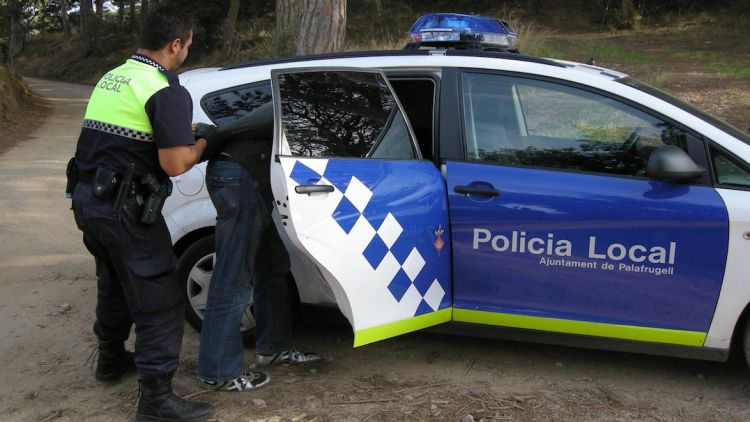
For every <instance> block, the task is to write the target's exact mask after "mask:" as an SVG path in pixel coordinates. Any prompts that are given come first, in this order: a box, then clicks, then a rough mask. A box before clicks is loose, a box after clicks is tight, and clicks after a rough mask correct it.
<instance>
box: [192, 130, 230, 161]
mask: <svg viewBox="0 0 750 422" xmlns="http://www.w3.org/2000/svg"><path fill="white" fill-rule="evenodd" d="M193 135H194V136H195V139H196V140H198V139H201V138H203V139H205V140H206V144H207V145H206V150H205V151H203V156H202V157H201V161H205V160H209V159H211V158H213V157H215V156H216V155H218V154H219V153H220V152H221V150H222V149H224V139H223V138H222V136H221V135H219V132H218V130H217V128H216V126H214V125H209V124H206V123H196V124H195V125H194V131H193Z"/></svg>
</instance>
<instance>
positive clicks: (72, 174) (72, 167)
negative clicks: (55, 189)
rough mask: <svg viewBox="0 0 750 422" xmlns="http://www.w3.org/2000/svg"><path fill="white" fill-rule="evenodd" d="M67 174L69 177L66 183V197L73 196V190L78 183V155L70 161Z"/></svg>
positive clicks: (66, 170)
mask: <svg viewBox="0 0 750 422" xmlns="http://www.w3.org/2000/svg"><path fill="white" fill-rule="evenodd" d="M65 176H66V177H67V179H68V180H67V182H66V183H65V197H66V198H73V191H74V190H75V189H76V185H77V184H78V162H77V161H76V157H73V158H71V159H70V161H68V167H67V168H66V169H65Z"/></svg>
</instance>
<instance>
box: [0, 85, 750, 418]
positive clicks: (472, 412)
mask: <svg viewBox="0 0 750 422" xmlns="http://www.w3.org/2000/svg"><path fill="white" fill-rule="evenodd" d="M28 81H29V84H30V87H31V88H32V90H34V92H36V93H37V94H39V95H41V96H43V97H45V99H46V101H47V102H48V104H49V107H48V109H47V114H46V118H45V119H44V121H43V122H39V121H38V122H37V123H35V124H34V125H33V127H31V128H30V129H31V132H30V135H29V136H28V137H27V139H24V140H23V141H22V142H20V143H18V145H16V146H15V147H13V148H11V149H9V150H8V151H6V152H5V153H3V154H2V155H0V197H1V198H2V201H0V240H1V241H0V288H1V289H2V294H0V338H1V339H2V341H0V368H2V372H1V373H2V375H1V376H0V380H2V382H0V420H2V421H44V422H49V421H120V420H131V418H132V414H133V412H134V409H135V404H136V399H137V393H138V387H137V379H136V376H135V375H131V376H127V377H125V378H124V379H122V380H121V381H120V382H119V383H115V384H101V383H98V382H96V381H95V380H94V376H93V369H92V359H91V357H92V355H91V352H92V351H93V350H94V349H95V344H96V340H95V338H94V335H93V333H92V329H91V328H92V324H93V319H94V304H95V296H96V279H95V274H94V265H93V260H92V259H91V257H90V256H89V255H88V254H87V253H86V251H85V249H84V247H83V245H82V243H81V240H80V234H79V232H78V231H77V229H76V228H75V224H74V222H73V218H72V215H71V212H70V211H69V210H68V207H69V202H68V201H67V200H65V199H64V197H63V194H62V192H63V189H64V176H63V175H64V170H65V164H66V162H67V160H68V158H69V156H70V155H71V154H72V153H73V150H74V146H75V141H76V138H77V135H78V132H79V130H80V129H79V128H80V122H81V119H82V116H83V112H84V109H85V105H86V98H88V94H89V92H90V88H89V87H86V86H83V85H74V84H66V83H59V82H49V81H43V80H35V79H30V80H28ZM747 94H748V89H747V88H744V93H743V94H742V95H747ZM696 97H697V98H698V99H699V100H700V98H702V97H703V95H700V94H696ZM712 101H713V100H712ZM719 105H720V106H721V107H725V108H733V107H735V108H737V107H738V105H737V104H733V103H732V102H720V103H719ZM740 106H741V104H740ZM729 113H730V114H728V115H732V114H731V113H736V114H737V116H744V118H745V119H747V118H748V114H747V108H744V109H740V108H737V109H736V110H735V109H732V111H731V112H729ZM294 338H295V345H296V347H297V348H298V349H301V350H312V351H317V352H320V353H322V354H323V355H324V356H325V362H324V363H322V364H320V365H318V366H314V367H309V368H297V367H289V366H282V367H279V368H273V369H272V370H271V371H270V374H271V377H272V381H271V383H270V384H269V385H268V386H266V387H265V388H263V389H260V390H258V391H257V392H248V393H237V394H235V393H217V392H204V391H203V390H200V388H199V387H198V386H197V385H196V383H195V381H194V374H195V365H196V359H197V350H198V340H199V338H198V335H197V334H196V333H195V331H193V330H192V329H191V328H190V327H189V326H186V329H185V338H184V343H183V351H182V358H181V364H180V370H179V371H178V374H177V376H176V378H175V389H176V391H177V392H178V393H179V394H181V395H183V396H191V397H196V398H200V399H202V400H207V401H210V402H212V403H213V404H214V405H215V407H216V409H217V414H216V420H217V421H254V420H258V421H261V420H262V421H350V420H356V421H392V420H416V421H424V420H428V421H462V422H463V421H466V422H469V421H472V420H476V421H479V420H484V421H504V420H514V421H548V420H561V421H563V420H564V421H567V420H576V421H578V420H580V421H635V420H638V421H641V420H655V421H685V420H687V421H707V420H708V421H710V420H716V421H743V420H750V407H748V405H747V403H748V398H750V388H749V387H748V385H750V370H748V369H747V368H746V365H745V364H744V362H743V361H742V360H735V361H732V362H729V363H715V362H703V361H693V360H685V359H677V358H667V357H653V356H644V355H634V354H625V353H614V352H605V351H592V350H583V349H575V348H566V347H555V346H548V345H538V344H531V343H520V342H511V341H501V340H486V339H481V338H471V337H460V336H450V335H443V334H436V333H414V334H410V335H405V336H402V337H399V338H397V339H392V340H388V341H384V342H380V343H376V344H372V345H368V346H365V347H361V348H358V349H353V348H352V347H351V344H352V335H351V332H350V328H349V326H348V325H346V324H330V323H310V322H308V323H304V324H302V325H300V326H298V327H297V330H296V333H295V336H294ZM129 347H131V348H132V342H131V345H130V346H129ZM252 357H253V356H252V350H251V349H248V350H247V354H246V361H247V363H248V364H249V363H250V362H251V360H252Z"/></svg>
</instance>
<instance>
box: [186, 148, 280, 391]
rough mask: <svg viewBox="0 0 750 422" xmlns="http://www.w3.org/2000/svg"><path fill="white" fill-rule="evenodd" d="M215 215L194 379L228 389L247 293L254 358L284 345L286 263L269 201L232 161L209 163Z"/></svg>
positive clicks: (236, 365) (238, 357) (238, 365)
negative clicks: (252, 321)
mask: <svg viewBox="0 0 750 422" xmlns="http://www.w3.org/2000/svg"><path fill="white" fill-rule="evenodd" d="M206 181H207V185H208V193H209V195H210V196H211V201H212V202H213V204H214V207H215V208H216V212H217V216H216V258H215V260H214V269H213V274H212V276H211V285H210V287H209V289H208V300H207V303H206V310H205V313H204V314H203V328H202V330H201V342H200V353H199V356H198V377H199V378H201V379H203V380H207V381H218V382H222V381H227V380H231V379H233V378H236V377H239V376H240V374H241V373H242V366H243V365H242V364H243V352H244V349H243V344H242V336H241V334H240V322H241V320H242V314H243V312H244V310H245V306H246V305H247V302H248V299H249V297H250V292H251V291H252V293H253V308H254V315H255V320H256V326H255V347H256V352H257V353H259V354H264V355H267V354H273V353H276V352H279V351H282V350H284V349H288V348H289V347H290V343H291V334H290V330H291V327H290V308H289V306H290V304H289V292H288V285H287V279H286V276H287V273H288V272H289V265H290V264H289V255H288V253H287V251H286V249H285V248H284V244H283V242H282V241H281V238H280V237H279V234H278V232H277V231H276V226H275V225H274V224H273V221H272V220H271V209H272V208H271V207H272V206H273V198H271V197H268V196H266V195H263V194H261V192H260V191H259V189H258V183H257V181H256V180H255V179H254V178H253V177H252V176H251V174H250V173H249V172H248V171H247V170H245V169H244V168H243V167H242V166H241V165H240V164H238V163H236V162H234V161H228V160H221V161H216V160H212V161H211V162H209V165H208V170H207V174H206Z"/></svg>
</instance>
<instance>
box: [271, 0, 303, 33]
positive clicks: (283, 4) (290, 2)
mask: <svg viewBox="0 0 750 422" xmlns="http://www.w3.org/2000/svg"><path fill="white" fill-rule="evenodd" d="M301 11H302V1H301V0H276V32H278V33H279V34H286V35H289V36H291V37H292V39H295V40H296V39H297V34H298V33H299V20H300V12H301Z"/></svg>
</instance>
